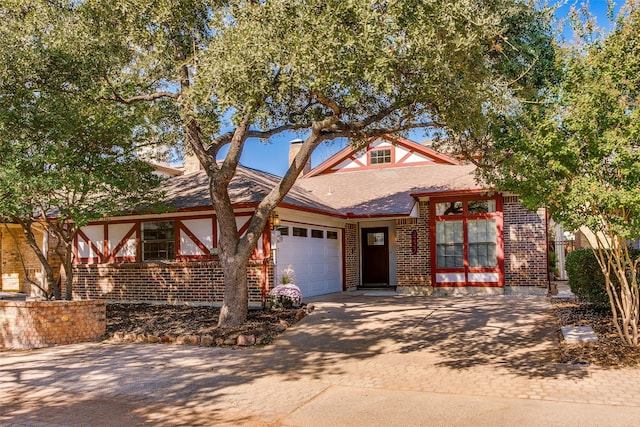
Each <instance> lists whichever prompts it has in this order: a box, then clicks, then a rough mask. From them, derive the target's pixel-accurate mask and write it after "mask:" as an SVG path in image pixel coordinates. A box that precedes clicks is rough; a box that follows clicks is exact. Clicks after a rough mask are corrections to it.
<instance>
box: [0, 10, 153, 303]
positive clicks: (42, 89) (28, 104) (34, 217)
mask: <svg viewBox="0 0 640 427" xmlns="http://www.w3.org/2000/svg"><path fill="white" fill-rule="evenodd" d="M0 11H1V14H2V17H3V18H6V19H5V20H4V21H3V22H4V25H2V26H1V27H0V37H2V40H3V45H2V47H0V64H1V65H0V219H1V220H2V221H3V222H11V223H17V224H19V225H20V226H21V227H22V230H23V232H24V237H25V238H26V240H27V242H28V243H29V245H30V247H31V248H32V249H33V250H34V252H35V253H36V255H37V257H38V259H39V260H40V262H41V264H42V265H43V267H44V270H45V273H46V274H45V276H46V282H47V286H46V287H45V288H41V289H42V291H43V292H44V293H45V295H47V296H53V297H54V298H56V299H61V298H62V292H61V286H60V283H59V281H58V279H57V278H56V277H54V269H53V268H52V266H51V264H50V263H49V260H48V259H47V254H46V253H45V252H43V249H42V248H41V246H40V245H39V242H38V241H37V239H36V237H35V234H34V227H35V226H36V224H37V225H38V226H41V227H43V228H44V229H45V230H46V231H47V232H49V233H51V234H53V235H54V236H55V237H56V239H57V240H58V242H60V243H61V244H62V246H63V247H64V250H63V251H62V252H61V253H59V255H60V256H61V258H62V264H63V266H64V271H65V276H66V295H65V297H66V299H71V297H72V281H73V274H72V273H73V270H72V263H73V253H74V252H73V241H74V238H75V236H76V233H77V231H78V229H79V228H80V227H82V226H84V225H86V224H87V223H88V222H89V221H92V220H97V219H100V218H103V217H105V216H109V215H113V214H116V213H120V212H123V211H125V210H126V211H128V210H131V207H138V206H141V205H142V204H144V203H152V202H153V201H154V200H156V199H157V197H158V193H157V191H156V190H155V188H156V187H157V185H158V184H159V178H158V177H157V176H154V175H153V174H152V167H151V166H150V165H149V164H148V163H147V162H145V161H143V160H141V159H140V158H139V153H138V152H137V149H138V148H139V145H136V142H140V141H147V142H148V141H149V140H150V139H151V136H150V134H149V132H147V131H145V127H144V126H143V124H144V123H143V122H142V121H141V116H140V114H139V112H136V111H134V110H133V109H132V108H130V107H126V106H123V105H119V104H113V103H110V102H106V101H104V102H101V103H100V102H97V103H96V102H94V99H93V98H95V94H94V95H93V96H92V93H93V92H94V91H95V90H97V89H99V88H96V87H94V86H93V85H92V84H90V83H91V82H88V81H86V80H85V79H83V78H82V76H81V73H82V72H83V71H85V70H86V69H85V68H84V65H85V64H83V63H82V62H80V61H73V60H71V58H66V57H65V54H66V52H64V51H63V50H61V49H60V46H59V44H57V43H56V40H52V39H49V40H47V43H46V44H43V43H42V41H43V40H42V38H38V37H34V35H36V34H37V32H38V31H37V28H38V25H40V24H39V23H37V22H35V21H25V20H22V18H24V16H25V15H24V14H22V13H21V11H19V10H18V11H16V13H17V14H18V16H16V15H13V14H11V13H10V11H8V10H7V9H3V10H0ZM16 17H19V18H20V19H15V18H16ZM12 18H13V19H12ZM44 22H46V21H44ZM43 25H46V24H44V23H43Z"/></svg>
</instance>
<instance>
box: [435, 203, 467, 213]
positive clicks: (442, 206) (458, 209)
mask: <svg viewBox="0 0 640 427" xmlns="http://www.w3.org/2000/svg"><path fill="white" fill-rule="evenodd" d="M436 215H438V216H443V215H462V202H444V203H436Z"/></svg>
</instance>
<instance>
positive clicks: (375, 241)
mask: <svg viewBox="0 0 640 427" xmlns="http://www.w3.org/2000/svg"><path fill="white" fill-rule="evenodd" d="M367 246H384V233H367Z"/></svg>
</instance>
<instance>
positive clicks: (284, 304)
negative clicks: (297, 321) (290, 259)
mask: <svg viewBox="0 0 640 427" xmlns="http://www.w3.org/2000/svg"><path fill="white" fill-rule="evenodd" d="M280 281H281V282H282V283H281V284H279V285H277V286H275V287H274V288H273V289H271V290H270V291H269V302H270V303H271V308H276V309H278V308H280V309H281V308H291V307H299V306H300V302H301V301H302V291H300V288H299V287H297V286H296V285H295V284H294V283H293V282H294V281H295V276H294V271H293V268H292V267H291V266H289V267H287V268H285V269H284V270H282V271H281V276H280Z"/></svg>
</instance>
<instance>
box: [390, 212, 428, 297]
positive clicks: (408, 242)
mask: <svg viewBox="0 0 640 427" xmlns="http://www.w3.org/2000/svg"><path fill="white" fill-rule="evenodd" d="M414 231H415V232H416V237H417V252H416V253H413V243H412V235H413V232H414ZM396 236H397V243H396V244H397V249H396V251H397V269H398V287H399V288H407V290H410V292H412V293H414V292H416V289H415V288H416V287H418V288H427V289H424V290H422V291H418V293H430V286H431V245H430V236H429V202H427V201H422V202H420V211H419V216H418V218H403V219H397V220H396ZM399 290H400V291H401V292H402V291H403V289H399Z"/></svg>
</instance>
